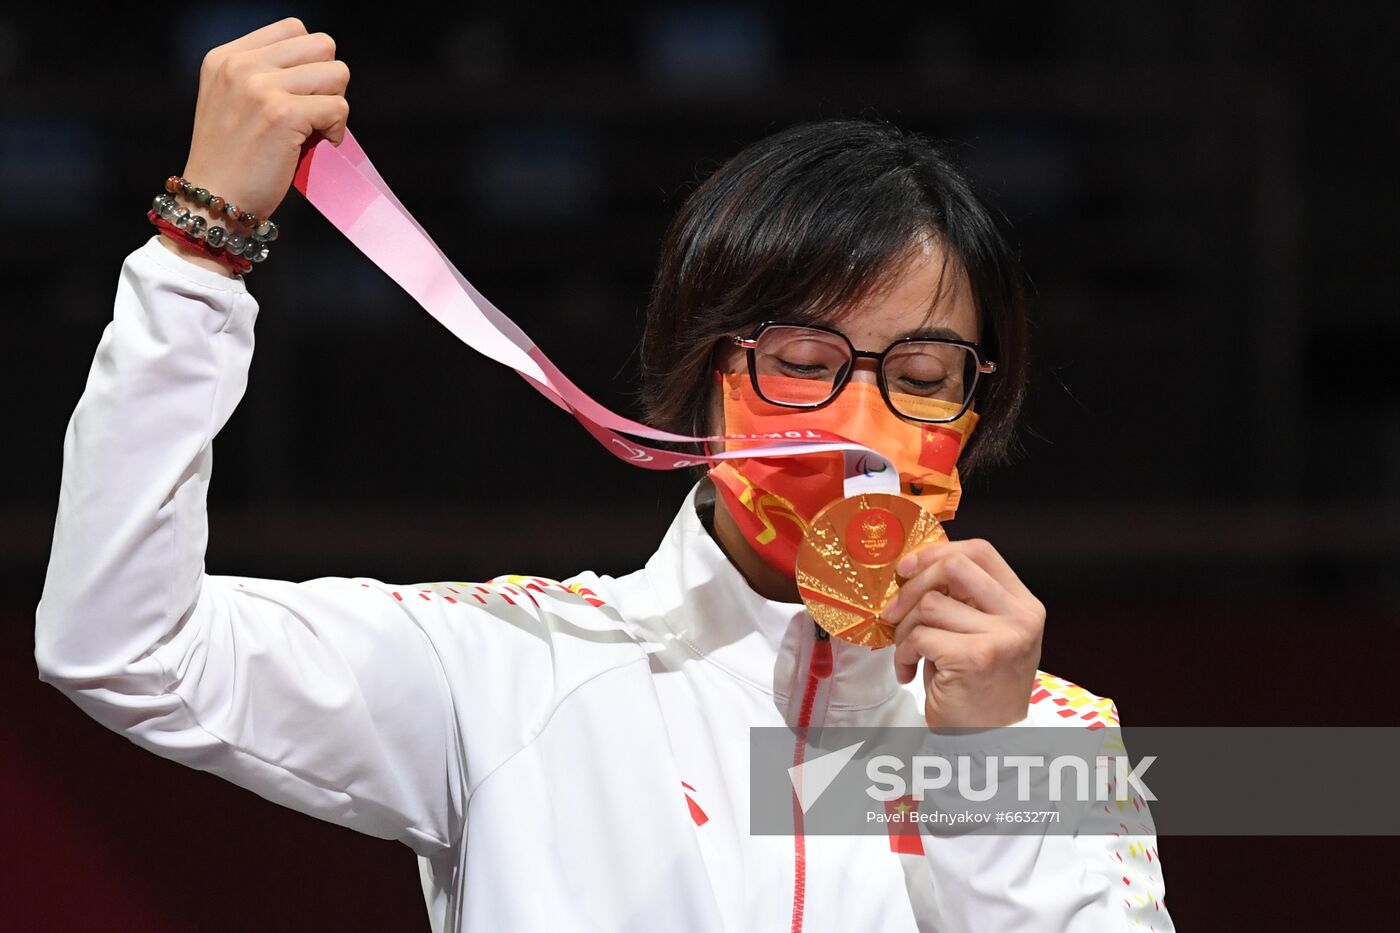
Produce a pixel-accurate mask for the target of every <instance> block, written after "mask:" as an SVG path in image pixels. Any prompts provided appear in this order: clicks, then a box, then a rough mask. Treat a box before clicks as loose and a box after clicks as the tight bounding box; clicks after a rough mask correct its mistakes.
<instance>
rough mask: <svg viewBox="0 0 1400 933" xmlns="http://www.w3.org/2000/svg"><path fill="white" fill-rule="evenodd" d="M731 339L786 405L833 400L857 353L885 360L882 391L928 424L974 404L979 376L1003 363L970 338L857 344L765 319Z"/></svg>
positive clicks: (757, 387)
mask: <svg viewBox="0 0 1400 933" xmlns="http://www.w3.org/2000/svg"><path fill="white" fill-rule="evenodd" d="M729 339H730V340H732V341H733V342H734V343H735V345H736V346H740V347H743V348H744V349H745V350H746V351H747V352H748V358H749V378H750V381H752V383H753V388H754V391H755V392H757V393H758V395H759V397H760V398H762V399H763V400H764V401H766V402H771V403H772V404H774V405H782V406H784V407H786V408H806V409H811V408H821V407H822V406H823V405H826V404H828V403H830V402H831V400H832V399H834V398H836V396H837V395H838V394H839V393H840V392H841V390H842V389H843V388H845V387H846V383H848V382H850V381H851V373H852V372H853V371H854V370H855V361H856V360H857V359H870V360H875V361H876V363H877V365H878V368H879V384H880V394H881V395H883V396H884V398H885V404H886V405H888V406H889V407H890V410H891V411H893V412H894V413H895V414H898V415H900V416H901V417H904V418H909V419H910V420H913V421H921V422H925V423H929V424H936V423H939V422H948V421H956V420H957V419H959V418H961V417H962V416H963V413H964V412H966V411H967V409H968V406H969V405H971V404H972V398H973V393H974V392H976V390H977V383H978V379H979V377H980V376H982V375H984V374H986V375H990V374H992V373H994V372H996V370H997V364H996V363H994V362H992V361H991V360H989V359H986V358H985V357H984V356H983V355H982V350H981V348H980V347H979V346H978V345H977V344H975V343H972V342H971V341H967V340H951V339H941V338H930V337H904V338H901V339H899V340H896V341H895V342H894V343H892V344H890V345H889V346H888V347H886V348H885V350H884V351H883V352H881V353H871V352H869V351H865V350H857V349H856V348H855V347H854V346H852V345H851V341H850V338H848V337H847V336H846V335H845V334H843V333H841V332H840V331H839V330H835V329H833V328H830V327H823V326H821V325H819V324H785V323H783V322H781V321H765V322H763V323H762V324H760V325H758V327H757V328H756V329H755V330H754V332H753V335H752V336H750V337H741V336H738V335H737V334H736V335H731V336H730V338H729ZM954 406H956V408H954Z"/></svg>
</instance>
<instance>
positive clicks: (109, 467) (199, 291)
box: [35, 234, 465, 855]
mask: <svg viewBox="0 0 1400 933" xmlns="http://www.w3.org/2000/svg"><path fill="white" fill-rule="evenodd" d="M159 240H160V235H159V234H157V235H155V236H153V237H151V239H149V240H148V241H147V242H146V243H145V245H143V246H141V247H139V248H138V249H136V250H134V251H133V252H132V253H131V254H129V255H128V256H127V258H126V260H125V262H124V263H123V265H122V269H121V273H120V277H119V280H118V286H117V295H116V302H115V307H114V313H113V317H112V320H111V322H109V323H108V325H107V326H106V329H105V330H104V331H103V333H102V336H101V339H100V341H99V343H98V346H97V351H96V355H95V357H94V359H93V362H92V366H91V369H90V371H89V374H88V378H87V383H86V386H85V388H84V390H83V393H82V395H81V397H80V399H79V401H78V403H77V407H76V408H75V410H74V411H73V414H72V417H71V419H70V420H69V423H68V426H67V430H66V433H65V436H64V441H63V473H62V483H61V487H60V491H59V501H58V512H57V518H56V521H55V525H54V535H53V543H52V550H51V552H50V556H49V564H48V570H47V576H46V579H45V581H44V589H43V593H42V596H41V599H40V602H39V604H38V607H37V610H36V614H35V659H36V662H37V665H38V670H39V677H40V679H41V680H42V681H45V682H47V683H50V684H52V685H54V686H55V687H57V688H58V689H59V690H61V691H63V692H64V693H65V694H66V695H67V696H69V697H70V698H71V699H72V700H73V701H74V702H75V703H77V705H78V706H80V707H81V708H82V709H83V710H84V711H86V712H87V713H88V714H89V715H91V716H92V717H93V718H95V719H97V720H98V721H99V722H101V723H102V724H103V725H105V726H107V727H108V728H110V729H113V730H115V731H117V732H120V733H122V734H124V735H125V736H127V737H128V738H129V739H131V741H133V742H135V743H136V744H137V745H140V746H142V747H144V748H147V749H149V750H150V751H153V752H155V753H156V754H158V755H161V756H163V757H166V758H170V759H172V760H175V761H178V762H181V763H182V764H185V765H188V766H190V767H193V768H197V769H199V770H203V771H208V772H212V773H214V774H217V775H219V776H220V777H222V778H225V779H227V780H229V781H232V782H233V783H235V784H238V785H240V786H242V787H245V788H248V789H250V790H252V791H254V792H256V793H257V794H259V795H261V796H263V797H265V798H267V799H269V800H273V801H275V802H277V803H280V804H283V805H285V806H288V807H292V808H293V809H296V810H299V811H301V812H304V813H308V814H310V815H313V816H316V817H319V818H321V819H324V820H328V821H330V822H333V823H337V824H340V825H342V826H347V827H350V828H353V829H356V830H359V831H361V832H365V833H368V834H370V835H373V836H378V837H381V838H386V839H397V840H400V841H402V842H404V843H405V844H407V845H409V846H410V847H412V848H413V849H414V850H415V851H416V852H418V853H419V854H422V855H430V854H433V853H434V852H437V851H440V850H442V849H444V848H446V847H450V846H452V845H453V844H454V842H455V840H456V838H457V837H458V835H459V834H460V832H461V825H462V821H463V812H464V806H465V803H464V799H463V798H464V765H463V764H462V758H461V754H460V742H459V737H458V736H457V734H456V727H455V722H456V719H455V716H454V713H453V708H452V705H453V704H452V694H451V693H450V691H449V689H448V682H447V678H446V676H445V674H444V670H443V666H442V664H441V663H440V661H439V657H438V654H437V653H436V651H435V648H434V643H433V640H432V639H431V638H430V636H429V625H430V624H431V622H432V619H431V616H430V612H431V610H430V609H428V608H425V609H422V610H419V609H417V608H416V607H415V608H414V609H410V608H409V607H408V606H407V605H406V604H405V603H404V602H403V601H402V599H401V598H400V597H398V596H397V595H396V594H395V593H394V592H393V591H392V590H391V588H389V587H386V586H384V585H383V584H379V583H378V581H367V580H364V579H359V578H354V579H349V578H338V577H327V578H321V579H319V580H315V581H310V582H306V583H292V582H286V581H269V580H252V579H246V578H244V579H240V578H234V577H227V576H212V575H209V574H206V573H205V572H204V553H205V544H206V541H207V538H208V524H207V518H206V511H205V502H206V494H207V490H208V485H209V479H210V474H211V469H212V464H213V449H212V441H213V438H214V435H215V434H217V433H218V432H219V430H220V429H221V428H222V427H223V425H224V423H225V422H226V421H227V420H228V418H229V416H230V415H231V414H232V413H233V410H234V408H235V406H237V404H238V402H239V400H240V399H241V398H242V396H243V391H244V389H245V387H246V385H247V377H248V369H249V365H250V363H251V358H252V353H253V325H254V322H255V320H256V317H257V313H258V304H257V301H256V300H255V299H254V298H253V296H252V295H251V294H249V293H248V290H247V286H246V284H245V282H244V280H243V279H242V278H228V277H225V276H222V275H220V274H218V273H216V272H213V271H210V270H207V269H204V268H202V267H200V266H197V265H195V264H193V263H190V262H187V261H186V260H184V259H183V258H182V257H180V256H179V255H177V254H175V253H173V252H171V251H170V250H168V249H167V248H166V247H165V246H163V245H162V244H161V243H160V242H159ZM245 580H246V582H245Z"/></svg>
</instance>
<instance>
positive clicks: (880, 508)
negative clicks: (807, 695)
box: [797, 493, 947, 648]
mask: <svg viewBox="0 0 1400 933" xmlns="http://www.w3.org/2000/svg"><path fill="white" fill-rule="evenodd" d="M946 539H947V535H945V534H944V533H943V526H942V525H941V524H939V522H938V519H936V518H934V517H933V516H932V515H931V514H930V513H928V512H927V511H925V510H924V509H923V508H921V507H920V506H919V505H918V503H916V502H914V501H912V500H910V499H906V498H904V497H903V496H896V495H891V494H888V493H863V494H861V495H858V496H851V497H850V498H848V499H841V500H838V501H836V502H833V503H831V504H830V505H828V506H827V507H826V508H824V509H822V510H821V511H820V512H818V513H817V516H816V518H814V519H812V521H811V522H810V523H809V525H808V530H807V534H806V535H804V536H803V539H802V543H801V544H799V545H798V546H797V591H798V593H799V594H801V596H802V601H803V602H804V603H806V604H807V609H808V611H810V612H811V613H812V618H814V619H816V620H817V624H818V625H820V626H821V627H822V628H823V629H825V630H826V631H827V632H828V633H829V634H830V635H831V636H832V637H833V638H839V639H841V640H842V641H848V642H851V643H852V644H856V645H865V646H866V647H867V648H883V647H885V646H886V645H892V644H894V626H893V625H891V624H890V623H888V622H886V621H885V620H884V619H882V618H880V613H881V611H882V610H884V608H885V607H886V606H888V605H889V603H890V600H892V599H894V597H895V594H896V593H898V592H899V582H898V580H897V579H896V574H895V571H894V568H895V565H896V564H898V563H899V559H900V558H901V557H903V556H904V555H905V554H907V553H909V552H910V551H912V550H915V549H916V548H920V547H923V546H924V545H926V544H929V543H931V542H933V541H943V540H946Z"/></svg>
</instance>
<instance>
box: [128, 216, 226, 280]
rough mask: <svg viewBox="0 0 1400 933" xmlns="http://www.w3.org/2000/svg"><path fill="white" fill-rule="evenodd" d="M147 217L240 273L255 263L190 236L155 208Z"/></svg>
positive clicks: (164, 229)
mask: <svg viewBox="0 0 1400 933" xmlns="http://www.w3.org/2000/svg"><path fill="white" fill-rule="evenodd" d="M146 217H147V219H149V220H150V222H151V223H153V224H155V225H156V226H157V227H158V228H160V229H161V230H163V231H164V232H166V233H169V234H170V235H171V236H174V237H175V238H177V239H178V240H180V241H181V242H182V243H188V244H189V245H190V246H192V247H193V248H194V249H196V250H198V251H199V252H201V253H203V254H204V255H206V256H208V257H209V258H210V259H216V260H218V261H219V262H221V263H223V264H224V265H226V266H228V267H229V268H230V269H232V270H233V271H234V272H235V273H236V274H238V275H245V274H247V272H248V271H249V270H251V269H252V268H253V263H252V262H251V261H250V260H247V259H243V258H240V257H238V256H234V255H232V254H231V253H229V252H227V251H225V250H222V249H215V248H213V247H212V246H210V245H209V244H207V243H202V242H200V241H199V240H196V239H195V238H194V237H192V236H190V235H189V233H187V232H186V231H184V230H181V229H180V228H179V227H177V226H175V225H174V224H172V223H171V222H170V221H168V220H166V219H165V218H164V217H162V216H160V215H159V214H157V213H156V212H155V211H153V210H148V211H146Z"/></svg>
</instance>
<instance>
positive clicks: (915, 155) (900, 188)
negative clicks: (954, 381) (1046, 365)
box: [640, 119, 1029, 476]
mask: <svg viewBox="0 0 1400 933" xmlns="http://www.w3.org/2000/svg"><path fill="white" fill-rule="evenodd" d="M1005 226H1006V221H1005V217H1004V216H1002V215H1000V214H998V213H994V212H993V211H991V210H990V209H989V208H988V207H987V205H986V204H984V203H983V201H982V199H981V197H980V196H979V195H978V194H977V193H976V191H975V190H974V188H973V185H972V183H971V182H970V181H969V179H968V177H967V174H966V173H965V172H964V171H963V170H962V169H961V168H960V167H958V166H957V165H955V164H954V162H953V160H952V159H951V157H950V156H949V153H948V151H947V150H946V148H944V147H943V146H940V145H938V144H935V143H933V142H931V141H930V140H928V139H927V138H925V137H923V136H921V135H919V134H917V133H913V132H908V131H905V130H901V129H899V128H898V127H895V126H893V125H891V124H889V123H888V122H886V121H883V120H872V119H859V120H855V119H833V120H824V121H819V122H813V123H804V124H801V125H798V126H793V127H790V128H788V129H786V130H783V131H781V132H778V133H775V134H773V135H771V136H768V137H766V138H764V139H762V140H759V141H758V142H756V143H753V144H752V145H750V146H748V147H746V148H745V149H744V150H743V151H741V152H740V153H739V154H738V155H736V156H734V157H733V158H731V159H730V160H729V161H728V162H726V163H724V165H722V166H720V168H719V169H717V170H716V171H715V172H714V173H713V174H711V175H710V176H709V177H708V178H706V179H705V180H704V182H703V183H701V184H700V185H699V186H698V187H697V188H696V189H695V191H693V192H692V193H691V194H690V196H689V197H687V198H686V200H685V203H684V204H683V205H682V206H681V209H680V211H679V212H678V213H677V214H676V216H675V218H674V219H673V220H672V222H671V225H670V228H669V229H668V231H667V233H666V237H665V240H664V241H663V245H662V249H661V256H660V259H659V261H658V263H657V268H656V278H655V281H654V282H653V285H652V289H651V295H650V300H649V303H648V306H647V316H646V329H645V333H644V336H643V338H642V354H641V368H642V382H641V388H640V401H641V405H642V408H643V417H644V418H645V420H646V421H647V422H648V423H649V424H651V425H652V426H653V427H657V428H661V429H663V430H668V431H675V432H677V433H684V434H690V435H703V434H706V433H708V432H707V430H706V427H707V426H706V422H705V418H706V413H707V400H708V398H709V394H710V389H711V385H712V382H713V379H712V373H713V358H714V352H715V350H716V348H717V347H718V346H719V344H720V341H722V340H723V339H724V337H725V336H726V335H729V334H734V333H747V332H748V331H750V330H751V329H752V328H753V327H755V326H756V325H757V324H758V323H760V322H762V321H764V320H769V319H782V320H789V321H794V322H815V321H819V320H822V319H828V320H829V319H831V317H832V315H833V312H835V311H836V310H837V309H839V308H842V307H845V306H847V305H848V304H849V303H851V302H857V301H860V300H862V299H864V298H866V297H867V296H870V295H875V294H878V293H879V292H880V290H881V289H882V288H883V287H885V285H886V284H887V283H889V282H890V280H891V278H892V276H893V275H894V273H895V272H897V271H898V270H899V269H900V268H902V267H903V265H904V260H905V258H906V257H907V256H909V255H910V250H911V248H912V247H913V245H915V244H917V243H918V241H919V239H920V237H921V235H922V236H932V237H933V238H934V239H935V240H936V242H938V244H939V245H941V246H942V247H943V251H944V258H945V263H946V262H947V261H949V260H951V261H954V262H957V263H959V264H960V265H961V267H962V269H963V270H964V271H965V272H966V274H967V277H968V282H969V284H970V286H971V289H972V297H973V300H974V302H975V304H976V307H977V315H978V321H979V324H978V326H979V329H980V331H981V334H980V340H979V343H980V344H981V346H982V348H983V350H984V352H985V354H986V355H987V356H988V357H989V358H991V359H992V360H995V361H996V364H997V371H996V373H995V374H994V375H992V376H988V377H984V380H985V381H984V382H982V383H980V384H979V386H978V389H977V393H978V398H977V412H978V416H979V419H978V423H977V429H976V430H975V431H974V432H973V434H972V436H971V437H970V438H969V439H968V444H967V447H966V449H965V450H964V451H963V455H962V457H961V458H960V459H959V461H958V470H959V472H960V473H961V474H962V475H963V476H967V475H969V474H970V473H971V472H972V471H973V470H974V469H975V468H976V467H978V466H981V465H983V464H993V463H1006V462H1009V461H1010V460H1011V459H1012V456H1011V454H1012V453H1013V452H1014V451H1015V449H1016V445H1015V442H1014V440H1013V435H1014V428H1015V422H1016V418H1017V415H1018V414H1019V412H1020V408H1021V404H1022V402H1023V400H1024V398H1025V390H1026V383H1027V378H1028V368H1029V348H1028V346H1027V341H1028V335H1027V321H1026V301H1025V290H1024V287H1023V284H1022V273H1021V266H1020V260H1019V256H1018V255H1017V252H1016V250H1014V249H1013V248H1012V246H1011V245H1010V243H1009V238H1008V236H1007V235H1006V233H1005V232H1004V227H1005ZM945 268H946V266H945Z"/></svg>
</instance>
